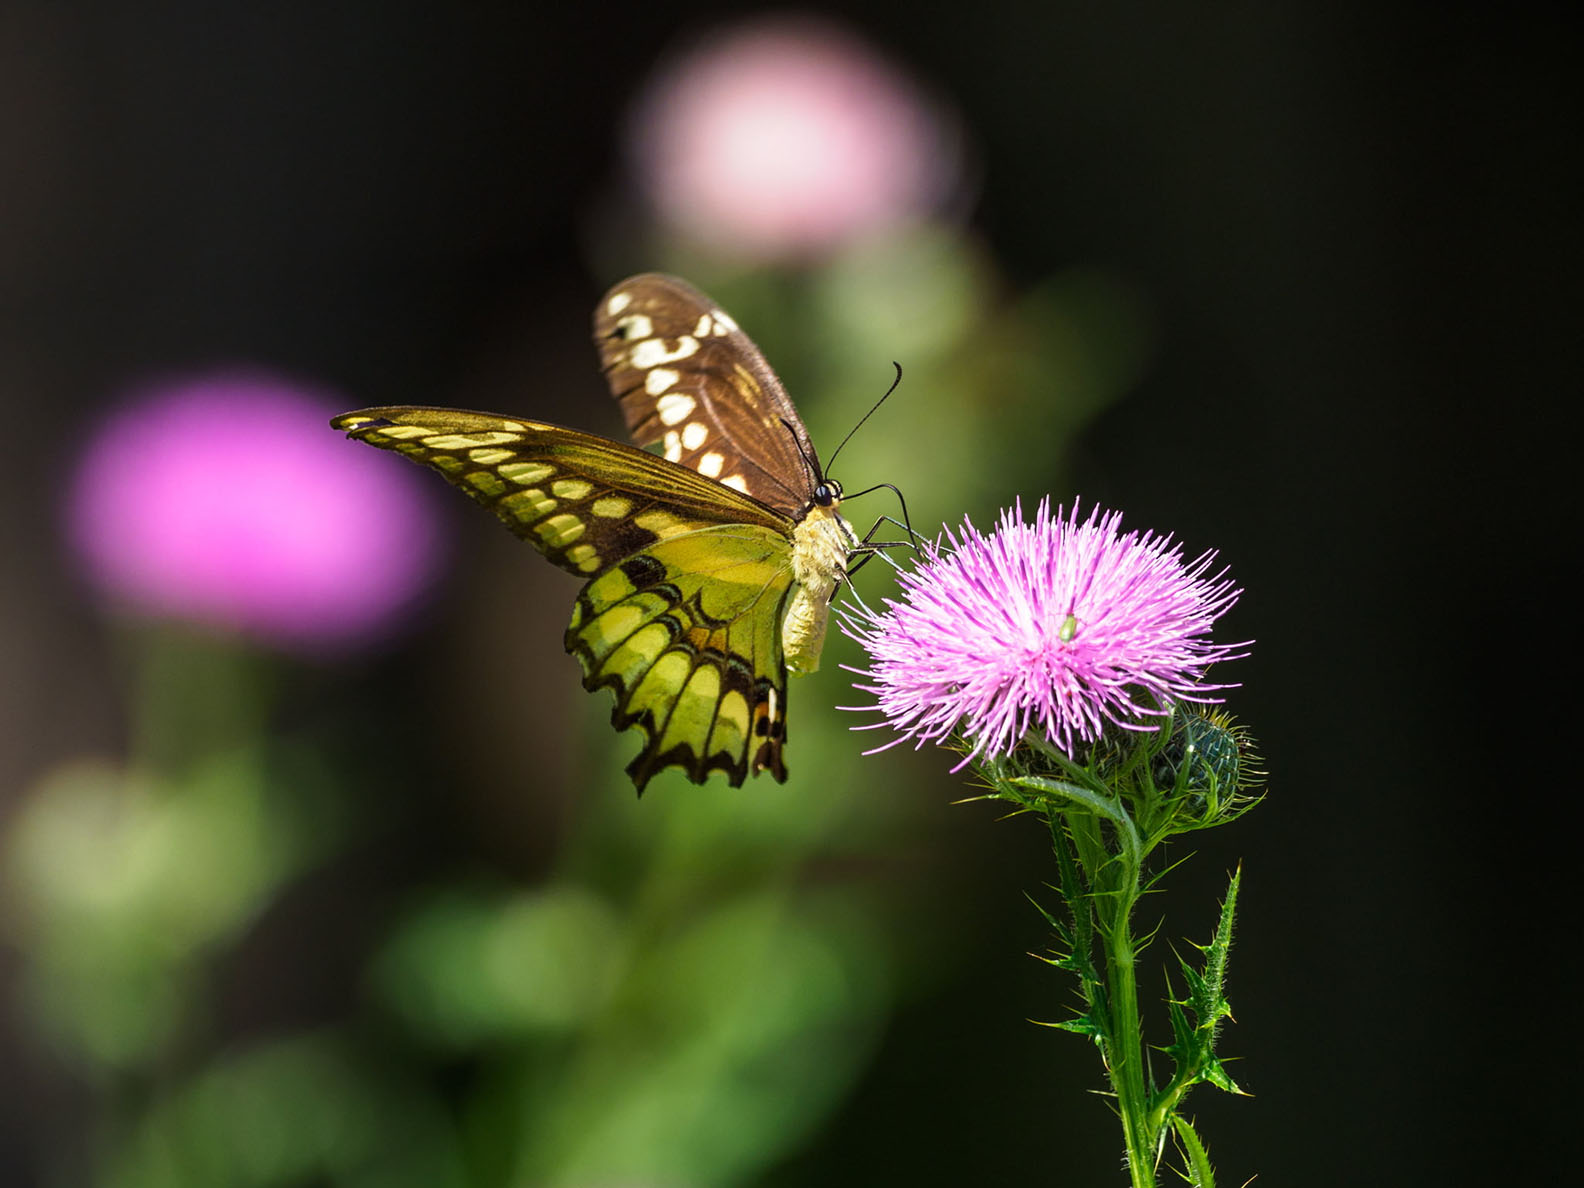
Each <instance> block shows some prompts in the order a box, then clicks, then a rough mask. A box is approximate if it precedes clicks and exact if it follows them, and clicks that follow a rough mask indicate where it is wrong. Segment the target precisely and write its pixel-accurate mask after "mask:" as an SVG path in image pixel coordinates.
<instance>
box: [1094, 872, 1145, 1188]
mask: <svg viewBox="0 0 1584 1188" xmlns="http://www.w3.org/2000/svg"><path fill="white" fill-rule="evenodd" d="M1136 894H1137V890H1136V887H1134V888H1129V889H1126V890H1123V891H1121V892H1120V895H1119V898H1118V899H1117V900H1115V901H1113V904H1114V906H1115V908H1116V912H1115V918H1114V919H1112V920H1110V921H1108V922H1107V923H1106V926H1105V927H1103V928H1102V929H1101V933H1102V935H1103V937H1104V938H1105V955H1106V982H1107V983H1108V985H1109V988H1110V992H1111V993H1110V998H1111V1012H1110V1014H1111V1034H1110V1035H1109V1036H1108V1037H1107V1040H1106V1053H1105V1056H1106V1071H1107V1073H1109V1074H1110V1077H1111V1088H1112V1089H1113V1091H1114V1092H1115V1093H1116V1100H1117V1112H1118V1113H1119V1114H1120V1115H1121V1116H1122V1137H1123V1141H1124V1142H1125V1143H1126V1145H1127V1158H1128V1174H1129V1176H1130V1177H1131V1178H1132V1183H1133V1188H1154V1185H1155V1146H1156V1143H1155V1138H1156V1136H1155V1135H1154V1133H1153V1128H1152V1127H1151V1125H1150V1119H1149V1104H1150V1103H1149V1093H1148V1089H1147V1086H1146V1085H1145V1082H1144V1045H1143V1039H1142V1036H1141V1033H1140V1030H1139V1009H1138V980H1137V977H1136V973H1135V957H1136V951H1135V948H1134V944H1133V930H1132V914H1133V898H1134V896H1135V895H1136ZM1102 910H1103V909H1102ZM1105 914H1109V913H1105Z"/></svg>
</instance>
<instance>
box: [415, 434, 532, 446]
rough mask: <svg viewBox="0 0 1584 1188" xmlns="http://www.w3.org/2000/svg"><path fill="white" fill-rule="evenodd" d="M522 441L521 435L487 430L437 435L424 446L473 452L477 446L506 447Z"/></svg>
mask: <svg viewBox="0 0 1584 1188" xmlns="http://www.w3.org/2000/svg"><path fill="white" fill-rule="evenodd" d="M521 440H522V435H521V434H519V433H502V432H500V431H498V430H495V429H486V430H484V431H483V432H482V433H437V434H435V435H434V436H433V437H431V438H429V440H428V441H426V442H424V444H425V445H427V446H428V447H429V448H430V449H435V450H471V449H473V448H474V447H475V446H492V445H505V444H506V443H508V442H517V441H521Z"/></svg>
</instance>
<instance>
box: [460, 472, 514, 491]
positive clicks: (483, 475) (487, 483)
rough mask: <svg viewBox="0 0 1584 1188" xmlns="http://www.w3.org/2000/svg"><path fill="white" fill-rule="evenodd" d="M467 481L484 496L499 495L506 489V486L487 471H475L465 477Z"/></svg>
mask: <svg viewBox="0 0 1584 1188" xmlns="http://www.w3.org/2000/svg"><path fill="white" fill-rule="evenodd" d="M467 481H468V482H469V483H470V484H472V485H473V486H475V487H477V488H478V489H479V490H480V491H483V492H484V494H486V495H499V494H500V493H501V492H502V491H504V490H505V489H506V484H505V483H503V482H501V481H500V479H498V478H496V477H495V476H494V475H493V474H491V473H490V472H489V471H487V470H475V471H474V472H473V473H472V474H470V475H468V476H467Z"/></svg>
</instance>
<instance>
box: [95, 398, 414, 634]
mask: <svg viewBox="0 0 1584 1188" xmlns="http://www.w3.org/2000/svg"><path fill="white" fill-rule="evenodd" d="M347 403H348V401H346V400H345V399H344V398H341V397H336V396H333V395H329V394H326V393H322V392H317V391H314V390H312V389H309V388H305V387H304V386H302V385H299V384H294V383H290V382H288V381H285V380H282V379H280V378H278V377H275V376H272V375H268V374H266V373H263V372H259V371H250V370H233V371H221V372H213V373H208V374H201V375H196V376H190V377H187V378H184V379H180V380H177V381H175V382H174V383H170V384H161V385H157V386H151V387H150V388H147V389H145V390H144V391H142V392H140V393H138V394H136V395H135V396H134V398H133V399H131V400H129V401H128V402H127V403H126V404H125V405H124V406H123V407H122V408H121V409H120V410H119V411H117V412H116V413H113V414H112V415H111V416H110V417H108V418H107V419H106V421H105V422H104V424H103V425H102V426H101V427H100V429H99V430H98V432H97V433H96V434H95V435H94V437H93V439H92V440H91V441H90V442H89V443H88V445H87V448H86V449H85V450H84V452H83V454H82V457H81V458H80V460H79V461H78V463H77V466H76V471H75V474H74V476H73V481H72V490H71V493H70V497H69V503H68V507H67V518H68V527H69V531H70V535H71V539H72V543H73V544H74V545H75V547H76V551H77V554H78V556H79V558H80V559H81V561H82V563H83V566H84V568H85V569H86V571H87V574H88V576H89V577H90V578H91V579H92V581H93V583H94V585H95V586H97V587H98V588H99V590H100V591H101V592H103V593H104V594H105V595H107V596H108V597H109V598H110V599H111V600H112V601H114V602H115V603H117V604H120V605H121V606H124V607H128V608H130V609H132V610H134V611H136V612H139V613H141V614H145V615H153V616H156V617H161V618H177V619H184V620H187V621H190V622H200V623H207V624H210V625H214V626H219V627H222V628H227V629H230V630H236V631H241V632H244V633H246V634H249V635H252V636H254V637H257V638H262V639H265V640H268V641H271V642H274V643H277V644H282V645H285V646H288V647H297V648H304V649H309V650H320V649H323V648H326V647H342V646H348V645H355V644H358V643H362V642H364V641H366V640H368V639H370V638H372V637H376V636H378V635H380V634H381V633H383V632H385V631H387V630H388V629H389V628H390V627H391V626H392V625H393V623H394V621H395V620H396V619H397V618H398V617H399V616H400V614H401V612H402V611H404V610H405V609H407V608H408V607H409V606H410V605H411V604H412V602H413V601H414V599H415V598H416V597H417V595H418V594H419V593H420V591H421V590H422V589H423V588H424V587H425V586H426V585H427V584H428V583H429V581H430V580H431V578H432V577H433V576H434V574H435V571H436V569H437V568H438V563H439V560H440V557H439V554H440V546H441V538H440V532H439V525H438V522H437V520H436V518H435V515H434V513H433V511H432V510H431V505H430V504H429V502H428V501H427V499H426V498H425V497H424V492H423V491H421V490H419V489H417V487H416V484H415V483H414V482H413V481H412V479H413V477H414V476H410V475H408V474H407V473H406V472H405V471H401V470H398V469H396V468H395V467H390V466H384V465H382V464H381V463H382V462H383V459H379V458H376V457H373V456H372V455H370V454H369V452H368V451H366V450H354V449H348V448H346V443H345V442H343V441H341V440H340V439H339V438H337V437H335V436H334V435H332V434H328V433H325V432H324V423H325V421H326V419H327V418H329V417H330V416H331V415H332V414H333V413H335V412H337V411H339V410H340V409H341V408H344V407H345V406H346V405H347ZM393 541H395V542H399V547H393V545H392V542H393Z"/></svg>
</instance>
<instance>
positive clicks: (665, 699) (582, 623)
mask: <svg viewBox="0 0 1584 1188" xmlns="http://www.w3.org/2000/svg"><path fill="white" fill-rule="evenodd" d="M332 424H333V425H334V426H335V427H336V428H338V429H342V430H344V431H346V432H347V433H348V434H350V435H351V436H353V437H356V438H358V439H359V440H362V441H365V442H367V443H368V444H370V445H374V446H377V447H379V448H381V449H387V450H393V451H396V452H399V453H403V454H406V455H407V456H408V457H410V458H412V459H413V460H414V461H417V462H421V463H423V464H425V465H428V466H430V467H432V468H434V469H435V470H437V471H439V472H440V473H441V474H442V475H444V476H445V478H446V479H447V480H448V481H449V482H451V483H452V484H453V485H455V486H457V487H458V488H460V489H462V490H463V491H466V492H467V493H468V494H469V495H470V496H472V497H473V498H474V499H475V500H477V501H478V502H479V503H481V504H484V505H485V506H487V507H489V508H491V509H492V510H493V511H494V512H495V513H496V514H497V515H498V516H499V517H500V518H501V519H502V520H503V521H504V522H505V523H506V525H507V527H509V528H510V529H511V530H512V531H513V532H514V533H516V534H517V535H518V536H519V537H521V538H522V539H524V540H526V541H528V542H529V543H530V544H532V545H533V546H534V547H535V548H537V549H538V550H539V551H540V552H541V553H543V554H544V555H545V556H546V557H547V558H548V559H549V560H550V561H552V562H554V563H555V564H556V565H559V566H560V567H561V568H563V569H566V570H568V571H569V572H572V573H576V574H578V575H580V576H582V577H585V578H588V579H590V580H589V581H588V582H587V584H586V585H585V586H584V588H583V591H582V593H581V594H580V595H579V597H578V601H577V605H576V607H575V609H574V612H573V620H572V626H571V627H570V628H569V629H568V631H567V636H566V646H567V650H568V651H569V652H571V653H572V654H574V655H575V656H577V657H578V659H579V661H580V662H581V664H582V665H583V669H584V680H583V684H584V686H585V688H587V689H589V690H591V691H592V690H594V689H599V688H610V689H611V690H612V692H613V693H614V695H615V698H616V705H615V708H614V710H613V712H612V722H613V723H614V724H615V725H616V726H617V727H618V728H627V727H633V728H636V729H638V730H640V731H642V733H643V734H644V736H645V740H646V741H645V745H644V748H643V750H642V751H641V752H640V753H639V755H638V757H637V758H636V759H635V760H634V761H633V763H632V764H631V765H630V766H629V768H628V771H629V773H630V774H631V775H632V778H633V781H634V782H635V783H636V784H637V786H638V789H639V791H640V792H641V791H642V790H643V787H644V785H645V784H646V783H647V782H648V780H649V778H650V777H651V776H652V775H654V774H655V773H656V772H658V771H660V770H662V769H664V768H666V767H672V766H675V767H681V768H682V769H683V770H684V771H685V772H686V773H687V775H688V777H689V778H690V779H692V780H693V781H694V782H698V783H701V782H703V780H704V779H705V777H706V776H707V775H708V774H709V772H710V771H714V770H719V771H724V772H725V773H726V774H727V777H728V779H729V780H730V781H731V783H732V784H734V785H735V784H741V783H742V781H743V778H744V777H745V776H746V775H747V774H749V773H750V772H758V771H769V772H771V773H772V774H773V775H774V776H775V777H776V778H777V779H785V778H786V768H785V764H784V763H783V761H782V757H781V748H782V746H783V744H784V740H785V707H786V665H785V661H784V658H783V654H782V647H781V621H782V615H783V613H784V609H785V605H786V601H787V598H788V595H789V592H790V590H791V586H792V580H793V575H792V565H791V533H792V529H793V523H792V521H791V520H790V519H788V518H787V517H785V516H783V515H781V514H780V513H779V512H776V511H774V510H772V509H771V508H768V507H765V506H763V505H762V504H759V503H756V502H755V501H754V500H753V499H751V498H748V497H746V496H745V495H743V494H741V493H739V492H738V491H736V490H733V489H731V488H727V487H724V486H722V485H721V484H720V483H717V482H715V481H713V480H711V479H708V478H706V477H704V476H702V475H699V474H697V473H695V472H693V471H691V470H688V469H686V468H683V467H680V466H676V465H673V464H671V463H669V462H666V461H665V460H664V459H661V458H657V457H655V456H654V455H652V454H649V453H646V452H644V451H642V450H638V449H634V448H633V447H631V446H626V445H622V444H621V443H619V442H614V441H610V440H608V439H606V438H602V437H597V436H595V435H593V434H587V433H579V432H576V431H575V430H570V429H563V428H560V427H558V426H554V425H546V424H542V423H539V422H534V421H526V420H522V419H519V418H512V417H504V416H497V415H493V414H488V413H475V412H465V411H461V410H457V409H444V408H417V407H400V408H372V409H364V410H362V411H360V412H355V413H346V414H343V415H342V416H340V417H337V418H336V419H335V420H334V421H333V422H332Z"/></svg>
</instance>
